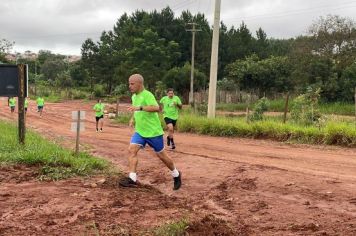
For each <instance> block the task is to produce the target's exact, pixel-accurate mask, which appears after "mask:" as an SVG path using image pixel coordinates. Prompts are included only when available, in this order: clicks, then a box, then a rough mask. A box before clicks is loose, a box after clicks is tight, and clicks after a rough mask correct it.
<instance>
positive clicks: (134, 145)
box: [119, 133, 144, 187]
mask: <svg viewBox="0 0 356 236" xmlns="http://www.w3.org/2000/svg"><path fill="white" fill-rule="evenodd" d="M142 146H144V140H143V139H142V137H141V136H139V135H138V134H137V133H135V134H134V135H133V136H132V138H131V144H130V146H129V158H128V161H129V177H125V178H123V179H121V180H120V181H119V185H120V186H122V187H135V186H136V185H137V184H136V181H137V175H136V169H137V163H138V158H137V153H138V151H139V150H140V148H141V147H142Z"/></svg>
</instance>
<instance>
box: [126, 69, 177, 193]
mask: <svg viewBox="0 0 356 236" xmlns="http://www.w3.org/2000/svg"><path fill="white" fill-rule="evenodd" d="M143 82H144V79H143V77H142V75H140V74H134V75H131V76H130V78H129V88H130V91H131V92H132V93H133V96H132V106H130V107H129V108H128V110H129V111H131V112H134V115H133V117H132V119H131V121H130V126H132V127H133V126H134V127H135V133H134V134H133V136H132V137H131V142H130V146H129V153H130V154H129V177H126V178H123V179H121V180H120V182H119V184H120V186H123V187H135V186H136V185H137V175H136V169H137V163H138V158H137V153H138V151H139V150H140V149H141V148H144V147H145V146H146V144H148V145H149V146H151V147H152V148H153V149H154V151H155V152H156V155H157V157H158V158H159V159H160V160H161V161H162V162H163V163H164V164H165V165H166V166H167V167H168V168H169V169H170V170H171V172H172V176H173V181H174V186H173V190H178V189H179V188H180V186H181V184H182V181H181V173H180V172H179V171H178V170H177V168H176V167H175V165H174V162H173V160H172V159H171V158H170V157H169V156H168V155H167V153H166V151H165V150H164V142H163V134H164V132H163V129H162V126H161V121H160V119H159V116H158V112H159V111H160V109H159V106H158V103H157V101H156V99H155V97H154V96H153V94H152V93H151V92H149V91H147V90H146V89H145V87H144V85H143Z"/></svg>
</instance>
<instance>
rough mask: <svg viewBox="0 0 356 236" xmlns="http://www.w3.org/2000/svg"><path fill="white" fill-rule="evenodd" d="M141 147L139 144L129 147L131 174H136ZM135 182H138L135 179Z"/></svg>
mask: <svg viewBox="0 0 356 236" xmlns="http://www.w3.org/2000/svg"><path fill="white" fill-rule="evenodd" d="M140 148H141V146H140V145H137V144H130V146H129V173H134V174H136V169H137V164H138V158H137V153H138V151H139V150H140ZM134 181H136V180H135V179H134Z"/></svg>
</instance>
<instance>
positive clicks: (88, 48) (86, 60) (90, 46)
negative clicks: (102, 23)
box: [81, 39, 99, 91]
mask: <svg viewBox="0 0 356 236" xmlns="http://www.w3.org/2000/svg"><path fill="white" fill-rule="evenodd" d="M81 51H82V63H81V65H82V66H83V68H84V69H85V70H86V71H87V72H88V74H89V86H90V89H91V90H92V91H93V89H94V80H95V72H96V71H95V69H96V62H97V54H98V51H99V49H98V47H97V45H96V44H95V43H94V42H93V40H91V39H87V40H85V42H84V43H83V45H82V50H81Z"/></svg>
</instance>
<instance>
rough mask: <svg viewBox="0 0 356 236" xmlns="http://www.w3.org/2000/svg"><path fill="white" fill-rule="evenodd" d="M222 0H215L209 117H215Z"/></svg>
mask: <svg viewBox="0 0 356 236" xmlns="http://www.w3.org/2000/svg"><path fill="white" fill-rule="evenodd" d="M220 6H221V0H215V13H214V29H213V42H212V46H211V62H210V82H209V99H208V118H215V107H216V82H217V76H218V54H219V31H220Z"/></svg>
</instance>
